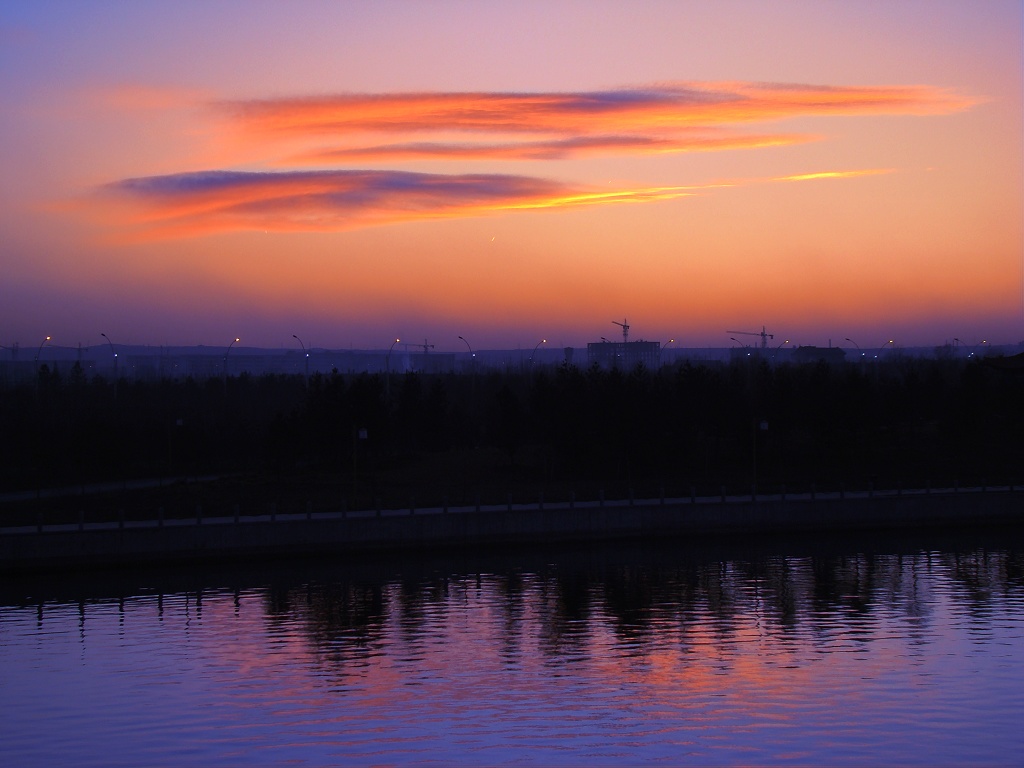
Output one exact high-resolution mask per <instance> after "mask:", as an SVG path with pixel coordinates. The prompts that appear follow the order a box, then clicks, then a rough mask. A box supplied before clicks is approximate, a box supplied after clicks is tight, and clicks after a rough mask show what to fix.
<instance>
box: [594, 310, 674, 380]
mask: <svg viewBox="0 0 1024 768" xmlns="http://www.w3.org/2000/svg"><path fill="white" fill-rule="evenodd" d="M612 323H613V324H615V325H617V326H619V327H620V328H621V329H622V341H609V340H608V339H606V338H603V337H602V338H601V340H600V341H595V342H591V343H589V344H587V364H588V365H595V364H596V365H597V366H599V367H600V368H604V369H606V370H611V369H612V368H618V369H619V370H622V371H631V370H633V369H634V368H636V367H637V366H638V365H642V366H644V367H645V368H651V369H657V368H659V367H661V342H658V341H643V340H641V341H630V340H629V323H628V322H627V321H626V320H623V321H622V322H621V323H620V322H618V321H617V320H612Z"/></svg>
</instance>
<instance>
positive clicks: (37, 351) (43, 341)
mask: <svg viewBox="0 0 1024 768" xmlns="http://www.w3.org/2000/svg"><path fill="white" fill-rule="evenodd" d="M49 340H50V337H49V336H47V337H46V338H45V339H43V340H42V341H41V342H40V343H39V349H37V350H36V359H35V363H36V367H37V368H38V367H39V355H41V354H42V353H43V345H44V344H46V342H48V341H49Z"/></svg>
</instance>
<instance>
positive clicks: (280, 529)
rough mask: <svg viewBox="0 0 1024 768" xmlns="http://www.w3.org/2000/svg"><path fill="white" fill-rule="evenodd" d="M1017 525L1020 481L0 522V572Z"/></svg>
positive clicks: (1023, 495)
mask: <svg viewBox="0 0 1024 768" xmlns="http://www.w3.org/2000/svg"><path fill="white" fill-rule="evenodd" d="M1022 524H1024V489H1021V488H1018V487H1014V486H1010V487H1006V486H1004V487H998V488H942V489H916V490H903V491H886V492H864V493H844V492H833V493H806V494H790V495H784V494H777V495H764V496H760V495H759V496H752V495H746V496H714V497H709V496H703V497H689V498H672V499H643V500H616V501H588V502H566V503H559V504H543V503H537V504H530V505H517V504H504V505H482V506H472V507H450V508H449V507H431V508H408V509H402V510H383V511H381V510H361V511H348V512H346V511H337V512H313V511H312V509H307V511H306V512H305V513H304V514H295V513H290V514H280V515H278V514H273V513H270V514H263V515H239V514H237V513H236V514H235V515H233V516H227V517H224V516H219V517H205V518H204V517H202V514H201V511H200V512H199V513H198V514H197V516H196V517H194V518H191V519H186V520H182V519H162V518H159V517H158V518H157V519H155V520H145V521H118V522H103V523H86V522H84V521H83V520H80V521H79V522H78V523H77V524H74V523H71V524H67V523H65V524H58V525H34V526H14V527H7V528H0V571H8V572H12V571H21V570H40V569H54V568H80V567H120V566H126V565H132V564H139V563H146V564H153V563H175V562H188V561H196V560H223V559H252V558H259V557H290V556H297V555H307V554H309V555H313V554H316V555H323V554H338V555H354V554H360V553H373V552H381V551H388V550H391V551H398V550H422V549H428V548H446V547H467V546H493V545H504V544H524V543H527V544H528V543H531V542H556V541H598V540H612V539H635V538H643V537H657V536H676V537H683V538H686V539H689V540H693V539H699V538H700V537H708V538H711V537H720V536H762V535H773V534H785V533H809V532H822V533H831V534H835V533H842V532H844V531H869V530H873V529H877V530H886V529H888V530H897V529H932V528H955V527H981V526H999V525H1002V526H1005V525H1022Z"/></svg>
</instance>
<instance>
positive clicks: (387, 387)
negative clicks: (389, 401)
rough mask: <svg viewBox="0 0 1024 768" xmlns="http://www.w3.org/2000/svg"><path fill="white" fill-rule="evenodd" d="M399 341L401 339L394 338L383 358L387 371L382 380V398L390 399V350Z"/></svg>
mask: <svg viewBox="0 0 1024 768" xmlns="http://www.w3.org/2000/svg"><path fill="white" fill-rule="evenodd" d="M400 341H401V339H399V338H397V337H396V338H395V340H394V341H392V342H391V346H390V347H388V354H387V357H385V358H384V367H385V369H386V371H387V373H386V375H385V378H384V397H385V398H390V397H391V350H392V349H394V348H395V344H397V343H398V342H400Z"/></svg>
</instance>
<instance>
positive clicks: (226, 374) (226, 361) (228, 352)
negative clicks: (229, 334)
mask: <svg viewBox="0 0 1024 768" xmlns="http://www.w3.org/2000/svg"><path fill="white" fill-rule="evenodd" d="M239 341H241V339H235V340H234V341H232V342H231V343H230V344H228V348H227V349H226V350H225V351H224V378H225V379H227V377H228V355H230V354H231V348H232V347H233V346H235V344H236V343H238V342H239Z"/></svg>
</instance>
